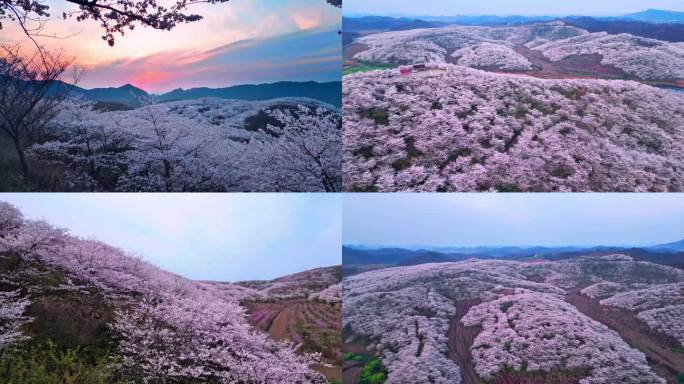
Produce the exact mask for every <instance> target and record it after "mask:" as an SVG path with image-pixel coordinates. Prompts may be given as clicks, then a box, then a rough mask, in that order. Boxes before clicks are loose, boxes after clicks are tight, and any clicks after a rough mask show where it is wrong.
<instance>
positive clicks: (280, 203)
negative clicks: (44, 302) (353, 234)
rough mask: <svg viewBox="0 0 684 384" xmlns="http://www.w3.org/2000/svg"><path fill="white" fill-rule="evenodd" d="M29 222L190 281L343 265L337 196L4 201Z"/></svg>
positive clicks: (22, 196)
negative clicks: (96, 243) (136, 258)
mask: <svg viewBox="0 0 684 384" xmlns="http://www.w3.org/2000/svg"><path fill="white" fill-rule="evenodd" d="M0 200H1V201H7V202H10V203H12V204H14V205H16V206H18V207H19V208H20V209H21V210H22V211H23V212H24V214H25V215H26V216H27V217H30V218H44V219H46V220H47V221H49V222H50V223H52V224H53V225H57V226H61V227H66V228H68V229H70V232H71V233H72V234H74V235H78V236H83V237H89V236H93V237H95V238H97V239H99V240H102V241H104V242H106V243H108V244H111V245H115V246H118V247H120V248H123V249H126V250H128V251H132V252H135V253H137V254H139V255H140V256H142V257H143V258H144V259H145V260H148V261H150V262H152V263H154V264H156V265H158V266H160V267H162V268H164V269H166V270H169V271H172V272H175V273H178V274H180V275H182V276H185V277H188V278H192V279H202V280H220V281H239V280H253V279H271V278H275V277H279V276H284V275H287V274H291V273H296V272H301V271H303V270H307V269H311V268H317V267H324V266H331V265H339V264H340V263H341V260H342V259H341V239H340V236H341V196H340V195H338V194H260V193H245V194H228V193H220V194H140V193H138V194H59V193H43V194H26V193H19V194H9V193H5V194H0Z"/></svg>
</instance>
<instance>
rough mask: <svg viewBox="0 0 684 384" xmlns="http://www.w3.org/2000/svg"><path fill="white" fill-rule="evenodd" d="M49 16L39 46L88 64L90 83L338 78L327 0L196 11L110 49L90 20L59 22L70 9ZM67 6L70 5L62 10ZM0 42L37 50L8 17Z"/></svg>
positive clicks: (165, 86) (269, 1) (333, 13)
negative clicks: (190, 19) (192, 18)
mask: <svg viewBox="0 0 684 384" xmlns="http://www.w3.org/2000/svg"><path fill="white" fill-rule="evenodd" d="M47 3H48V4H49V5H50V7H51V8H50V12H51V15H53V16H52V18H51V20H50V21H49V22H48V23H47V26H46V28H45V30H44V31H43V34H48V35H52V34H56V35H58V36H61V37H66V36H69V37H68V38H66V39H52V38H46V37H43V38H39V40H38V41H39V43H40V44H42V45H45V46H46V47H48V48H50V49H53V50H58V49H63V50H64V51H65V52H66V53H68V54H69V55H72V56H74V57H75V58H76V62H77V63H78V64H80V65H84V66H86V67H87V68H88V72H87V74H86V76H85V77H84V78H83V80H82V81H81V82H80V83H79V85H80V86H82V87H85V88H95V87H118V86H121V85H124V84H126V83H130V84H133V85H135V86H138V87H140V88H143V89H145V90H146V91H148V92H155V93H161V92H166V91H170V90H172V89H175V88H191V87H199V86H205V87H211V88H218V87H225V86H230V85H236V84H248V83H249V84H253V83H265V82H273V81H280V80H296V81H305V80H316V81H332V80H339V78H340V76H341V75H340V68H341V64H340V44H341V38H340V36H339V35H338V34H337V31H338V30H339V29H340V28H341V11H340V10H339V9H338V8H335V7H332V6H330V5H328V4H327V3H326V2H325V1H323V0H288V1H282V0H229V1H228V2H227V3H223V4H216V5H208V4H202V5H197V6H194V7H193V8H191V11H192V12H193V13H197V14H200V15H202V16H204V19H203V20H201V21H197V22H194V23H189V24H183V25H179V26H177V27H176V28H175V29H173V30H172V31H157V30H154V29H151V28H142V27H136V29H135V30H134V31H130V32H127V33H126V35H125V36H123V37H122V36H116V39H117V40H116V44H115V46H114V47H109V46H108V45H107V43H106V42H105V41H103V40H102V39H101V35H102V31H101V30H100V28H99V26H98V24H97V23H96V22H93V21H85V22H77V21H75V20H67V21H64V20H61V19H60V18H59V17H57V16H58V15H61V14H62V11H65V10H67V11H68V10H69V9H73V8H71V7H70V6H69V5H67V4H68V3H65V2H63V1H55V0H50V1H48V2H47ZM65 6H66V7H67V8H66V9H65V8H64V7H65ZM0 41H2V42H4V43H15V44H16V43H18V44H20V45H21V46H22V47H25V49H30V48H32V44H31V42H30V40H28V39H27V38H26V37H25V36H24V35H23V33H22V32H21V31H20V29H19V28H18V26H17V25H16V24H14V23H12V22H10V21H5V22H3V30H2V31H1V32H0Z"/></svg>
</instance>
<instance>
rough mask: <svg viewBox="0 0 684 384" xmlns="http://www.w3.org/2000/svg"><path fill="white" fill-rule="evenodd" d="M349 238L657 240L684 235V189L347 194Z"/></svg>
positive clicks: (393, 241) (442, 242)
mask: <svg viewBox="0 0 684 384" xmlns="http://www.w3.org/2000/svg"><path fill="white" fill-rule="evenodd" d="M343 204H344V210H343V216H344V218H343V235H342V240H343V242H344V243H345V244H364V245H396V246H415V245H426V246H479V245H482V246H490V245H492V246H499V245H548V246H554V245H653V244H659V243H665V242H671V241H676V240H680V239H682V238H684V194H675V193H666V194H607V193H600V194H581V193H573V194H562V193H554V194H535V193H530V194H488V193H476V194H461V193H458V194H402V193H398V194H345V195H344V197H343Z"/></svg>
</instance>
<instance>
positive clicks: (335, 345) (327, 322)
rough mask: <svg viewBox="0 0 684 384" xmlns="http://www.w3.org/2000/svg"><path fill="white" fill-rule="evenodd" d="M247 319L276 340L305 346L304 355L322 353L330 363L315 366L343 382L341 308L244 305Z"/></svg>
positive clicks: (301, 304)
mask: <svg viewBox="0 0 684 384" xmlns="http://www.w3.org/2000/svg"><path fill="white" fill-rule="evenodd" d="M244 306H245V307H246V308H247V313H248V320H249V322H250V323H251V324H252V325H254V326H255V327H257V328H259V329H260V330H262V331H264V332H267V333H268V334H269V335H271V337H273V338H274V339H275V340H283V339H287V340H292V341H294V342H295V343H297V344H299V343H301V344H302V347H301V350H302V351H303V352H321V353H322V354H323V357H324V360H325V362H326V363H327V364H331V365H333V367H332V368H331V367H324V366H314V367H313V368H314V369H316V370H317V371H319V372H321V373H323V374H324V375H325V376H326V377H327V378H328V379H331V380H333V379H334V380H338V381H339V380H341V379H342V372H341V368H340V342H341V333H340V332H341V306H340V305H339V304H329V303H322V302H314V301H309V300H303V299H297V300H278V301H270V302H249V303H244Z"/></svg>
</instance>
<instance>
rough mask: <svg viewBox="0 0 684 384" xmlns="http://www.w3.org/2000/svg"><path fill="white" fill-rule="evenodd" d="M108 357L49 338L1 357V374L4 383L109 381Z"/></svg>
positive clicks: (95, 383) (90, 383)
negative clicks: (95, 356) (60, 344)
mask: <svg viewBox="0 0 684 384" xmlns="http://www.w3.org/2000/svg"><path fill="white" fill-rule="evenodd" d="M113 375H114V364H113V362H112V361H111V359H108V358H99V359H97V360H95V361H92V359H91V356H89V354H87V353H84V352H83V351H82V350H81V349H80V348H74V349H66V350H59V349H58V348H57V347H56V345H55V343H53V342H51V341H48V342H46V343H43V344H41V345H36V346H33V347H29V348H28V350H26V351H17V352H14V353H12V354H6V355H3V356H2V359H0V378H1V379H2V382H3V383H5V384H112V383H115V381H114V379H113Z"/></svg>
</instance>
